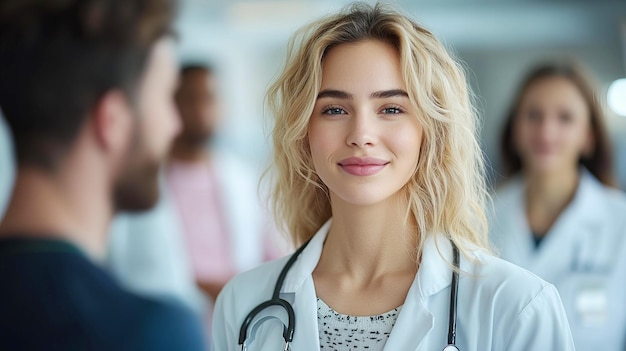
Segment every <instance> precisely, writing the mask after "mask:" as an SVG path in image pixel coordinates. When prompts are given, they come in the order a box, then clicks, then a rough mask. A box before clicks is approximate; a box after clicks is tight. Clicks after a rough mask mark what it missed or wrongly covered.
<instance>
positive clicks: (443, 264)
mask: <svg viewBox="0 0 626 351" xmlns="http://www.w3.org/2000/svg"><path fill="white" fill-rule="evenodd" d="M451 264H452V245H451V244H450V241H449V240H448V239H446V238H445V237H444V236H443V235H435V234H433V235H429V237H428V238H427V239H426V242H425V243H424V248H423V251H422V261H421V263H420V267H419V270H418V272H417V275H416V276H415V280H414V281H413V284H411V288H409V292H408V294H407V297H406V299H405V301H404V305H403V306H402V310H401V311H400V314H399V315H398V320H397V321H396V324H395V325H394V327H393V329H392V331H391V335H390V336H389V340H388V341H387V344H386V345H385V350H390V351H393V350H422V349H427V348H429V347H430V345H424V340H425V339H426V338H427V336H428V335H429V334H431V333H433V332H434V331H433V327H434V324H435V316H434V315H433V313H432V310H431V309H432V306H430V304H429V298H430V297H431V296H433V295H435V294H437V293H439V292H441V291H442V290H444V289H446V288H447V287H449V286H450V281H451V276H452V269H451V266H450V265H451ZM462 268H463V267H462ZM442 317H444V318H447V315H446V316H442ZM429 339H432V337H431V338H429ZM437 339H438V338H437ZM437 341H439V340H437ZM440 342H441V345H442V346H443V345H444V343H445V340H444V339H442V340H440Z"/></svg>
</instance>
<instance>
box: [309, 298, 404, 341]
mask: <svg viewBox="0 0 626 351" xmlns="http://www.w3.org/2000/svg"><path fill="white" fill-rule="evenodd" d="M401 308H402V306H400V307H397V308H394V309H393V310H391V311H389V312H386V313H383V314H380V315H376V316H363V317H362V316H348V315H345V314H340V313H338V312H336V311H335V310H333V309H332V308H330V307H329V306H328V305H327V304H326V303H325V302H324V301H322V300H321V299H320V298H318V299H317V325H318V329H319V332H320V350H322V351H325V350H346V351H347V350H351V351H354V350H373V351H380V350H382V349H383V348H384V347H385V343H387V339H389V334H390V333H391V329H392V328H393V326H394V324H395V323H396V319H397V318H398V314H399V313H400V309H401Z"/></svg>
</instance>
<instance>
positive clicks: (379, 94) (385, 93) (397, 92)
mask: <svg viewBox="0 0 626 351" xmlns="http://www.w3.org/2000/svg"><path fill="white" fill-rule="evenodd" d="M370 96H371V97H372V98H374V99H384V98H390V97H397V96H401V97H409V94H408V93H407V92H406V91H404V90H402V89H391V90H381V91H375V92H373V93H372V94H371V95H370Z"/></svg>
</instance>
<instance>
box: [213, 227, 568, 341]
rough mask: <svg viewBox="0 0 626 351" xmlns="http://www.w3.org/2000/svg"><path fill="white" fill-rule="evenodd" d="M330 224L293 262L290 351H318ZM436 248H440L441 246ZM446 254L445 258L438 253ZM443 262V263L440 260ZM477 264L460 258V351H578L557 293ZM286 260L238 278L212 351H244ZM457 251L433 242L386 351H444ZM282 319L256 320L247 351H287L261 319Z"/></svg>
mask: <svg viewBox="0 0 626 351" xmlns="http://www.w3.org/2000/svg"><path fill="white" fill-rule="evenodd" d="M329 227H330V221H329V222H328V223H326V224H325V225H324V226H323V227H322V228H321V229H320V230H319V231H318V233H317V234H316V235H315V236H314V238H313V239H312V240H311V242H310V243H309V245H308V247H307V248H306V249H305V250H304V251H303V252H302V254H301V256H300V257H299V258H298V260H297V261H296V262H295V264H294V265H293V267H292V268H291V270H290V271H289V274H288V275H287V278H286V280H285V283H284V285H283V287H282V289H281V294H280V296H281V297H282V298H283V299H285V300H287V301H290V302H291V303H292V305H293V308H294V310H295V315H296V321H295V322H296V329H295V335H294V340H293V343H292V344H291V349H292V350H296V351H313V350H315V351H318V350H319V334H318V327H317V303H316V294H315V287H314V283H313V279H312V276H311V273H312V272H313V270H314V269H315V266H316V265H317V263H318V260H319V258H320V255H321V252H322V246H323V243H324V239H325V238H326V235H327V233H328V229H329ZM436 241H437V244H438V245H436ZM439 252H441V254H440V253H439ZM442 256H443V257H442ZM475 258H476V259H477V260H479V261H480V262H481V263H480V264H476V263H472V262H470V261H468V260H467V259H465V258H464V257H462V258H461V265H460V266H461V269H462V270H463V271H465V272H467V273H469V274H462V275H461V278H460V281H459V295H458V319H457V345H458V347H459V348H460V349H461V350H463V351H489V350H498V351H503V350H510V351H516V350H519V351H522V350H524V351H528V350H541V351H544V350H551V351H560V350H574V346H573V341H572V336H571V334H570V330H569V327H568V325H567V319H566V316H565V311H564V310H563V306H562V304H561V300H560V298H559V296H558V293H557V291H556V289H555V288H554V286H552V285H550V284H548V283H546V282H544V281H543V280H541V279H539V278H538V277H536V276H535V275H533V274H531V273H529V272H527V271H525V270H523V269H521V268H519V267H517V266H514V265H512V264H510V263H507V262H505V261H503V260H500V259H498V258H495V257H492V256H490V255H486V254H484V253H480V252H476V253H475ZM286 261H287V258H286V257H285V258H283V259H280V260H277V261H273V262H270V263H267V264H264V265H262V266H260V267H258V268H256V269H254V270H252V271H249V272H246V273H243V274H241V275H239V276H237V277H235V278H234V279H233V280H232V281H231V282H230V283H229V284H228V285H227V286H226V287H225V288H224V290H223V291H222V293H221V294H220V296H219V297H218V299H217V304H216V308H215V314H214V317H213V318H214V324H213V336H214V338H213V350H214V351H227V350H233V351H234V350H239V346H238V336H239V328H240V326H241V323H242V322H243V321H244V318H245V317H246V315H247V314H248V313H249V312H250V311H251V310H252V309H253V308H254V307H255V306H257V305H258V304H259V303H261V302H263V301H265V300H267V299H269V298H270V297H271V295H272V291H273V289H274V285H275V282H276V279H277V277H278V274H279V272H280V271H281V269H282V268H283V266H284V264H285V262H286ZM448 262H452V249H451V245H450V243H449V241H448V240H446V239H445V238H443V236H430V237H429V239H428V240H427V242H426V243H425V246H424V252H423V256H422V262H421V265H420V269H419V271H418V273H417V275H416V277H415V280H414V282H413V284H412V285H411V287H410V289H409V292H408V295H407V298H406V300H405V303H404V305H403V307H402V309H401V311H400V314H399V315H398V319H397V321H396V324H395V326H394V328H393V330H392V331H391V335H390V337H389V340H388V341H387V344H386V345H385V350H390V351H399V350H402V351H411V350H428V351H432V350H442V349H443V347H444V346H445V344H446V340H447V333H448V308H449V299H450V286H451V284H450V281H451V275H452V269H451V264H450V263H448ZM268 316H282V318H283V320H285V322H286V318H285V314H284V313H283V312H282V310H281V309H280V308H277V307H272V308H270V309H267V310H265V311H264V313H262V314H261V315H259V316H258V317H257V318H255V319H254V321H253V323H252V327H251V329H250V330H251V331H253V334H254V340H253V341H252V343H251V344H250V348H249V350H269V351H271V350H282V348H281V341H282V326H281V324H280V323H278V321H277V320H275V319H274V320H267V321H265V322H263V323H259V320H260V319H263V318H264V317H268Z"/></svg>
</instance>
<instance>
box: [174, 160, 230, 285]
mask: <svg viewBox="0 0 626 351" xmlns="http://www.w3.org/2000/svg"><path fill="white" fill-rule="evenodd" d="M166 176H167V183H168V187H169V189H170V191H171V193H172V197H173V199H174V202H175V208H176V210H177V211H178V215H179V218H180V219H181V225H182V227H183V231H184V234H183V235H184V238H185V242H186V244H187V249H188V251H187V252H188V253H189V256H190V262H191V265H192V268H193V271H194V276H195V277H196V279H197V280H199V281H226V280H228V279H230V278H231V277H232V276H233V275H234V274H235V273H236V269H235V264H234V261H233V255H232V254H231V252H232V246H231V243H230V235H229V228H228V224H227V223H228V222H227V220H226V217H225V215H224V211H223V205H222V204H221V197H220V189H219V186H218V184H217V180H216V177H215V175H214V173H213V172H212V171H211V166H210V164H209V162H205V163H202V164H186V163H181V162H173V163H171V164H170V165H169V167H168V169H167V175H166Z"/></svg>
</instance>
